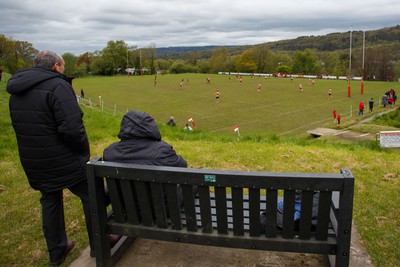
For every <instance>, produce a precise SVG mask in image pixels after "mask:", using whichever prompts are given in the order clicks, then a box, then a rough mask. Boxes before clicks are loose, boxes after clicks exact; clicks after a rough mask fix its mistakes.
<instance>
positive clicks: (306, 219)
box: [299, 191, 314, 239]
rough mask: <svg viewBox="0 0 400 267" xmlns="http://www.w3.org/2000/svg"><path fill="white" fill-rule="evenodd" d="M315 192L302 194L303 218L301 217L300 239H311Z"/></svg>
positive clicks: (303, 192)
mask: <svg viewBox="0 0 400 267" xmlns="http://www.w3.org/2000/svg"><path fill="white" fill-rule="evenodd" d="M313 198H314V191H302V193H301V212H300V213H301V217H300V232H299V237H300V239H309V238H310V236H311V228H312V223H311V220H312V208H313Z"/></svg>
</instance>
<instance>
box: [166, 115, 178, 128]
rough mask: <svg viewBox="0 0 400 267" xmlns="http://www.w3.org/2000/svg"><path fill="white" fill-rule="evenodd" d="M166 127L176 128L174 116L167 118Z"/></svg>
mask: <svg viewBox="0 0 400 267" xmlns="http://www.w3.org/2000/svg"><path fill="white" fill-rule="evenodd" d="M167 125H169V126H176V123H175V118H174V116H171V117H170V118H169V121H168V122H167Z"/></svg>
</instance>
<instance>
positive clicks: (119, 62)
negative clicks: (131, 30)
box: [102, 40, 128, 75]
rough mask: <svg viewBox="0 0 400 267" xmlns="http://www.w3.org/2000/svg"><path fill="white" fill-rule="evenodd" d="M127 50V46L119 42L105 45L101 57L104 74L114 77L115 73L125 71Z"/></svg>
mask: <svg viewBox="0 0 400 267" xmlns="http://www.w3.org/2000/svg"><path fill="white" fill-rule="evenodd" d="M127 49H128V46H127V45H126V43H125V42H124V41H121V40H120V41H109V42H108V43H107V47H106V48H104V49H103V55H102V58H103V60H104V67H105V73H106V74H108V75H115V73H116V72H117V71H119V70H124V69H125V66H126V54H127V51H128V50H127Z"/></svg>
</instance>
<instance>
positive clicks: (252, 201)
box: [249, 188, 261, 236]
mask: <svg viewBox="0 0 400 267" xmlns="http://www.w3.org/2000/svg"><path fill="white" fill-rule="evenodd" d="M249 212H250V215H249V217H250V236H260V229H261V226H260V189H259V188H250V189H249Z"/></svg>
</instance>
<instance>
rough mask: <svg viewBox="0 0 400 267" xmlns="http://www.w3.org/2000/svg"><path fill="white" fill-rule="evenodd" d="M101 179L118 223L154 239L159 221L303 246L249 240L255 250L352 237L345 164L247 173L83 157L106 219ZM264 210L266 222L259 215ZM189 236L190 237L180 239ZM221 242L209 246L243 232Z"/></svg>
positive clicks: (336, 243) (162, 225) (164, 226)
mask: <svg viewBox="0 0 400 267" xmlns="http://www.w3.org/2000/svg"><path fill="white" fill-rule="evenodd" d="M104 178H105V180H106V184H107V187H108V192H109V197H110V200H111V205H112V211H113V218H112V220H111V222H113V223H115V224H116V225H119V226H120V225H131V226H135V225H136V226H138V227H139V228H140V229H141V231H137V230H135V231H136V232H135V234H138V235H140V234H142V235H143V236H144V237H148V238H152V234H151V231H147V230H149V229H156V228H157V229H161V230H168V229H171V230H173V231H174V233H176V232H178V231H182V232H183V233H184V234H185V235H186V236H187V234H188V233H194V234H196V233H201V234H210V236H211V235H215V234H218V235H227V236H228V235H233V236H237V237H246V238H247V236H248V237H254V238H264V239H265V240H266V241H271V239H276V238H282V239H285V240H293V239H296V240H297V241H298V242H302V241H303V240H304V248H299V247H301V246H299V244H298V243H296V244H295V243H293V244H281V246H282V247H281V248H280V247H279V246H280V245H279V244H277V243H270V244H268V242H266V244H267V245H261V243H257V246H258V247H252V248H256V249H270V250H282V251H298V252H303V251H304V252H307V251H310V248H313V247H314V249H315V252H316V253H321V252H322V253H323V251H325V252H328V254H336V251H337V250H338V249H341V246H344V247H345V249H344V251H348V250H347V247H348V248H349V247H350V236H347V237H345V238H343V233H348V235H350V233H351V220H352V206H353V191H354V178H353V176H352V174H351V172H350V170H347V169H342V170H341V173H340V174H317V173H276V172H246V171H224V170H208V169H190V168H175V167H161V166H148V165H135V164H122V163H114V162H104V161H101V160H99V159H94V160H92V161H90V162H89V163H88V179H89V186H90V191H91V198H92V199H95V201H96V203H95V204H94V205H95V209H96V212H97V213H99V214H98V216H102V217H103V218H106V214H107V211H106V204H107V203H106V202H104V201H103V200H102V198H103V196H104ZM315 193H319V202H318V217H317V224H316V226H315V225H313V218H312V209H313V198H314V194H315ZM298 194H300V195H301V218H300V222H299V225H298V228H296V227H295V225H294V224H295V221H294V213H295V200H296V195H298ZM280 197H283V201H284V209H283V215H282V216H283V225H282V228H281V229H280V228H278V227H277V206H278V200H279V199H280ZM262 213H264V214H265V220H264V223H265V225H263V223H262V222H261V220H260V215H261V214H262ZM104 220H105V219H104ZM143 227H144V228H143ZM143 229H146V231H144V230H143ZM338 233H341V234H340V235H339V234H338ZM146 235H147V236H146ZM171 238H172V237H171ZM175 238H176V234H175ZM182 238H183V239H184V237H182ZM166 239H167V238H166ZM187 241H188V242H191V241H190V240H186V241H185V240H182V242H187ZM218 242H221V244H214V245H221V246H228V247H242V248H245V247H244V246H246V244H245V243H246V242H243V240H241V239H235V240H230V241H229V244H225V242H226V241H225V240H223V239H222V240H220V241H218ZM235 242H237V244H235ZM199 243H201V242H199ZM252 244H253V245H252V246H255V245H254V243H252ZM321 244H325V245H326V246H322V245H321ZM307 245H308V248H306V246H307ZM311 250H312V249H311ZM347 257H348V255H347Z"/></svg>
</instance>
